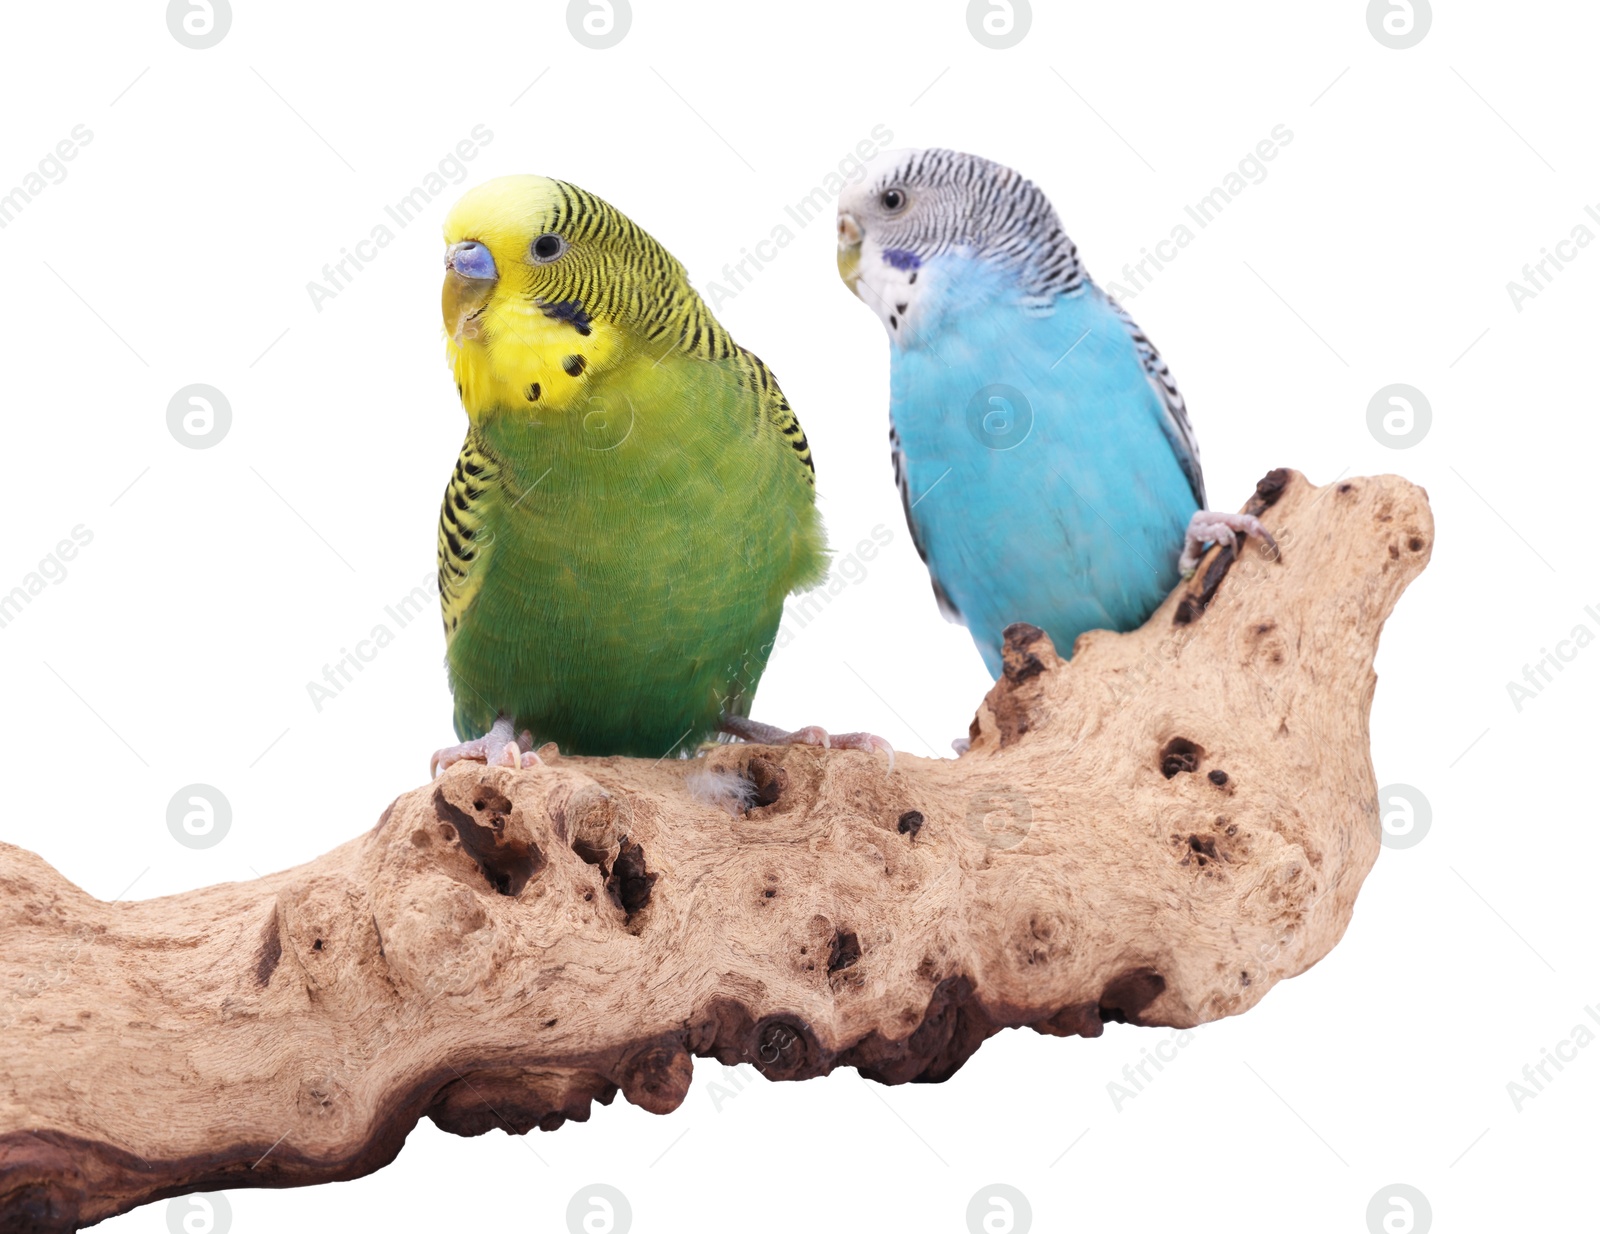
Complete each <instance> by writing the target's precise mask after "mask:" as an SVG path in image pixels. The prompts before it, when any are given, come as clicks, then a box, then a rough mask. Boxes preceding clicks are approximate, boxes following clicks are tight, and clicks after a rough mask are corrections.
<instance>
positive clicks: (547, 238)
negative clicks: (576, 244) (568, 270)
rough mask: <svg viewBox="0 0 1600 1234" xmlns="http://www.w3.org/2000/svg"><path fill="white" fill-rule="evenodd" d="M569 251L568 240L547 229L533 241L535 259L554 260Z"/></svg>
mask: <svg viewBox="0 0 1600 1234" xmlns="http://www.w3.org/2000/svg"><path fill="white" fill-rule="evenodd" d="M566 251H567V242H566V241H565V240H563V239H562V238H561V237H560V236H558V235H556V233H555V232H553V231H547V232H546V233H545V234H544V235H542V236H540V237H539V238H538V239H537V240H535V241H534V242H533V259H534V260H535V261H554V260H555V259H556V258H557V257H560V256H561V254H562V253H565V252H566Z"/></svg>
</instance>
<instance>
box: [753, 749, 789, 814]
mask: <svg viewBox="0 0 1600 1234" xmlns="http://www.w3.org/2000/svg"><path fill="white" fill-rule="evenodd" d="M744 774H745V779H747V780H749V781H750V783H751V784H753V785H754V786H755V795H754V796H753V797H751V798H750V808H751V809H757V808H759V807H761V806H770V805H774V804H776V802H777V800H778V799H779V798H780V797H782V796H783V794H784V793H785V792H786V791H787V790H788V788H789V773H788V772H787V771H786V770H784V768H782V767H780V766H779V765H778V764H777V763H775V762H773V761H772V760H771V759H770V758H763V757H762V756H761V755H759V754H757V755H754V756H753V757H752V758H751V759H750V765H749V766H748V767H747V768H745V773H744Z"/></svg>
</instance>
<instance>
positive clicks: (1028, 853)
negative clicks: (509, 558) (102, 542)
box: [0, 472, 1433, 1231]
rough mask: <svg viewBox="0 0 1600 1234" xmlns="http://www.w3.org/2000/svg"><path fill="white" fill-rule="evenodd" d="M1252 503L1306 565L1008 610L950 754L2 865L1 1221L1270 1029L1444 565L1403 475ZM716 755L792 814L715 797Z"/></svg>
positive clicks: (1368, 789) (10, 852)
mask: <svg viewBox="0 0 1600 1234" xmlns="http://www.w3.org/2000/svg"><path fill="white" fill-rule="evenodd" d="M1250 508H1252V509H1254V510H1257V511H1264V517H1265V519H1266V522H1267V524H1268V526H1269V527H1270V528H1271V529H1272V530H1273V531H1274V533H1275V534H1276V536H1277V538H1278V541H1279V543H1280V545H1281V550H1282V555H1281V558H1280V559H1277V560H1272V559H1269V558H1268V557H1267V556H1264V555H1263V554H1262V553H1261V552H1260V551H1259V550H1258V546H1257V545H1256V543H1255V542H1254V541H1252V542H1250V543H1249V544H1247V545H1246V546H1245V547H1244V548H1243V550H1242V552H1241V554H1240V556H1239V559H1238V560H1237V561H1232V556H1233V555H1232V554H1231V553H1230V552H1220V551H1216V550H1214V551H1213V553H1212V554H1211V556H1210V558H1209V559H1208V560H1207V561H1206V562H1204V563H1202V567H1201V571H1200V573H1199V574H1198V575H1197V576H1196V578H1195V579H1194V580H1192V581H1191V582H1189V583H1186V584H1185V585H1183V586H1182V587H1181V588H1180V589H1179V591H1178V592H1177V593H1176V594H1174V595H1173V596H1172V597H1170V598H1169V599H1168V601H1167V603H1166V604H1165V605H1164V606H1163V607H1162V608H1161V610H1160V611H1159V612H1157V613H1156V615H1155V616H1154V617H1153V618H1152V619H1151V620H1150V622H1149V623H1148V624H1147V625H1146V626H1145V627H1144V628H1143V629H1140V630H1138V631H1135V632H1133V633H1130V634H1124V635H1118V634H1111V633H1104V632H1096V633H1092V634H1088V635H1085V636H1084V637H1083V638H1082V639H1080V640H1079V642H1078V646H1077V648H1076V654H1075V656H1074V658H1073V659H1072V661H1071V662H1070V663H1063V662H1062V661H1061V660H1060V659H1059V658H1058V656H1057V655H1056V652H1055V650H1054V648H1052V647H1051V645H1050V642H1049V640H1048V639H1047V638H1046V637H1045V636H1044V635H1043V634H1041V633H1040V632H1039V631H1037V630H1034V629H1033V628H1032V627H1026V626H1019V627H1013V628H1012V630H1011V632H1010V637H1009V639H1008V646H1007V650H1006V670H1005V675H1004V676H1003V677H1002V679H1001V680H1000V681H999V682H997V683H996V684H995V686H994V688H993V689H992V690H991V691H990V693H989V695H988V696H987V698H985V699H984V701H983V704H982V705H981V707H980V708H979V710H978V713H977V717H976V718H975V719H974V721H973V726H972V747H971V750H970V751H969V752H968V753H967V754H965V755H964V756H963V757H961V758H960V759H958V760H954V759H945V760H931V759H928V760H925V759H918V758H913V757H909V756H906V755H902V756H901V757H900V759H899V761H898V763H897V765H896V768H895V770H894V772H893V774H892V775H889V774H886V772H885V764H884V761H883V760H882V759H881V758H877V757H874V756H870V755H867V754H862V753H858V752H854V751H823V750H818V749H814V748H808V747H800V748H786V749H768V748H764V747H757V746H740V745H730V746H722V747H719V748H717V749H716V750H715V751H714V752H712V753H711V754H710V755H708V756H707V758H706V759H704V760H700V761H699V762H698V763H696V764H692V765H691V764H689V763H684V762H665V763H661V764H659V765H652V764H650V763H648V762H644V761H637V760H629V759H577V758H554V757H552V758H551V759H550V761H549V764H548V765H547V766H544V767H535V768H532V769H529V770H526V771H509V770H505V769H499V768H496V769H486V768H484V767H482V766H481V765H477V764H460V765H457V766H456V767H452V768H451V769H450V771H449V772H448V773H447V774H446V775H445V776H444V777H443V778H442V779H441V780H439V781H438V782H436V783H435V784H430V785H427V786H425V787H422V788H418V789H415V790H413V791H411V792H409V793H406V794H405V795H404V796H402V797H400V798H399V799H398V800H396V801H395V802H394V803H393V804H392V805H391V806H390V807H389V808H388V809H387V810H385V811H384V813H383V816H382V818H380V819H379V820H378V823H377V825H376V826H375V827H373V828H372V829H371V830H370V831H368V832H367V833H366V834H364V835H362V836H360V837H359V838H357V839H354V840H351V841H350V842H349V843H347V844H344V845H342V846H341V847H339V848H337V849H335V850H333V851H332V852H330V853H328V854H326V855H325V856H323V857H320V858H318V859H317V860H315V861H313V862H310V863H309V864H307V865H304V866H301V867H299V868H298V869H293V870H287V871H284V872H283V873H280V874H275V875H272V876H270V877H268V878H263V879H259V880H257V881H255V882H251V883H232V884H227V885H224V886H218V887H208V888H205V889H203V890H200V891H194V892H190V893H186V894H183V895H177V896H169V897H165V898H163V899H158V900H150V901H145V902H142V903H118V904H107V903H103V902H101V901H98V900H95V899H92V898H91V897H89V896H87V895H85V894H84V893H83V892H82V891H80V890H78V888H76V887H74V886H73V885H72V884H71V883H69V882H68V881H67V880H66V879H64V878H62V877H61V876H60V875H59V874H58V873H56V871H55V870H53V869H51V868H50V867H49V866H47V865H46V864H45V863H44V862H43V861H42V860H40V859H39V858H38V857H36V856H34V855H33V854H31V853H29V852H26V851H24V850H22V849H17V848H13V847H10V846H6V845H0V1000H3V1001H0V1023H3V1024H4V1026H5V1028H6V1031H5V1035H4V1054H5V1073H6V1079H7V1083H6V1085H5V1088H4V1090H3V1092H0V1228H3V1229H5V1230H38V1231H57V1230H71V1229H76V1228H78V1227H79V1226H80V1225H83V1224H89V1223H92V1222H94V1221H97V1220H100V1219H102V1218H104V1217H106V1216H109V1215H111V1214H114V1213H117V1212H120V1211H123V1210H125V1209H128V1208H130V1207H133V1206H135V1205H137V1204H141V1203H144V1202H147V1201H149V1200H153V1199H158V1198H161V1197H164V1196H168V1195H173V1194H178V1193H182V1192H187V1191H205V1190H215V1189H220V1188H228V1187H240V1186H293V1185H299V1184H306V1183H316V1182H326V1181H329V1180H333V1179H344V1178H352V1177H355V1176H357V1175H360V1174H365V1173H367V1172H369V1171H371V1170H375V1169H377V1168H379V1167H380V1166H382V1165H384V1164H386V1163H387V1162H389V1161H390V1160H392V1159H393V1158H394V1156H395V1154H396V1153H397V1152H398V1151H399V1149H400V1146H401V1144H402V1142H403V1141H404V1139H405V1136H406V1134H407V1132H408V1131H409V1130H410V1129H411V1128H412V1126H414V1125H415V1123H416V1122H417V1120H418V1119H419V1118H422V1117H424V1116H426V1117H429V1118H432V1119H433V1120H434V1121H435V1122H436V1123H438V1124H439V1125H440V1126H441V1127H443V1128H444V1129H446V1130H448V1131H453V1132H457V1133H460V1134H463V1135H476V1134H478V1133H481V1132H483V1131H486V1130H489V1129H490V1128H493V1127H504V1128H507V1129H509V1130H512V1131H516V1132H523V1131H527V1130H528V1129H530V1128H533V1127H540V1128H543V1129H545V1130H553V1129H554V1128H555V1127H557V1126H559V1125H560V1124H561V1123H562V1122H563V1121H564V1120H565V1119H569V1118H575V1119H584V1118H587V1117H588V1116H589V1114H590V1107H591V1103H592V1102H593V1101H595V1100H596V1099H598V1100H599V1101H601V1102H602V1103H605V1102H609V1101H610V1100H611V1099H612V1097H613V1096H614V1095H615V1094H616V1093H617V1092H618V1091H620V1092H621V1093H622V1095H623V1096H624V1097H625V1098H626V1099H627V1100H628V1101H631V1102H633V1103H635V1104H637V1105H641V1106H643V1107H644V1108H645V1109H648V1110H652V1111H655V1112H657V1113H663V1114H664V1113H667V1112H668V1111H670V1110H672V1109H674V1108H675V1107H676V1106H677V1105H678V1104H679V1103H680V1102H682V1101H683V1099H684V1095H685V1093H686V1092H687V1090H688V1087H689V1082H690V1077H691V1072H692V1067H691V1055H702V1056H712V1057H715V1058H718V1059H720V1060H722V1061H723V1062H725V1063H737V1062H749V1063H751V1064H753V1065H754V1066H755V1067H757V1068H759V1069H760V1070H761V1071H762V1072H764V1073H765V1074H766V1075H767V1076H768V1077H769V1078H771V1079H775V1080H777V1079H803V1078H805V1077H808V1076H815V1075H819V1074H822V1073H824V1072H826V1071H828V1070H830V1069H831V1068H833V1067H837V1066H852V1067H857V1068H859V1069H860V1070H861V1071H862V1072H863V1073H864V1074H865V1075H867V1076H870V1077H872V1078H874V1079H877V1080H880V1081H882V1082H884V1083H890V1084H898V1083H902V1082H904V1081H907V1080H941V1079H943V1078H945V1077H946V1076H948V1075H950V1074H951V1073H952V1072H953V1071H955V1070H956V1068H958V1067H959V1066H961V1064H962V1063H963V1062H964V1061H965V1060H966V1059H967V1058H968V1057H969V1056H970V1055H971V1054H972V1052H973V1051H974V1050H976V1049H977V1048H978V1046H979V1045H980V1044H981V1043H982V1042H983V1040H984V1039H985V1038H987V1037H988V1036H990V1035H991V1034H993V1033H995V1032H996V1031H998V1030H999V1029H1001V1028H1005V1027H1010V1026H1022V1027H1029V1028H1033V1029H1035V1030H1037V1031H1038V1032H1041V1033H1045V1034H1049V1035H1052V1036H1071V1035H1074V1034H1076V1035H1082V1036H1096V1035H1098V1034H1099V1033H1100V1032H1101V1025H1102V1024H1103V1022H1105V1021H1107V1020H1125V1021H1129V1022H1132V1023H1136V1024H1147V1025H1176V1026H1189V1025H1195V1024H1199V1023H1201V1022H1202V1021H1206V1020H1213V1019H1216V1018H1218V1017H1221V1016H1227V1015H1236V1014H1238V1013H1239V1012H1242V1011H1245V1010H1247V1009H1248V1008H1250V1007H1251V1006H1253V1005H1254V1004H1255V1003H1256V1002H1257V1001H1258V1000H1259V999H1260V998H1261V997H1262V996H1263V995H1264V994H1265V993H1266V992H1267V990H1268V989H1270V988H1271V987H1272V985H1273V984H1274V983H1275V982H1277V981H1279V980H1281V979H1282V978H1284V977H1290V976H1293V975H1295V974H1297V973H1300V972H1303V971H1304V970H1305V969H1306V968H1308V967H1310V966H1311V965H1312V964H1314V963H1315V962H1316V961H1317V960H1318V959H1320V958H1321V957H1322V956H1323V955H1325V954H1327V952H1328V950H1329V949H1330V948H1331V947H1332V946H1333V945H1334V943H1335V942H1336V941H1337V940H1338V938H1339V936H1340V934H1341V933H1342V932H1343V930H1344V928H1345V925H1346V923H1347V922H1348V921H1349V919H1350V914H1351V909H1352V906H1353V903H1354V901H1355V897H1356V892H1357V890H1358V888H1359V887H1360V885H1361V881H1362V879H1363V877H1364V876H1365V875H1366V873H1367V871H1368V870H1369V869H1370V868H1371V865H1372V863H1373V861H1374V859H1375V857H1376V855H1377V852H1378V847H1379V845H1378V840H1379V824H1378V814H1377V804H1376V800H1375V797H1376V787H1375V784H1374V782H1373V777H1372V771H1371V764H1370V761H1369V757H1368V750H1367V716H1368V711H1369V707H1370V704H1371V701H1372V693H1373V687H1374V685H1375V681H1376V678H1375V676H1374V674H1373V671H1372V660H1373V654H1374V651H1375V649H1376V645H1377V640H1378V634H1379V631H1380V629H1381V627H1382V625H1383V622H1384V619H1385V618H1386V617H1387V616H1388V614H1389V612H1390V610H1391V608H1392V607H1393V605H1394V603H1395V600H1396V599H1397V597H1398V596H1399V594H1400V592H1401V590H1402V589H1403V588H1404V587H1405V585H1406V584H1407V582H1409V581H1410V580H1411V579H1412V578H1413V577H1414V576H1415V575H1416V574H1417V572H1418V571H1419V570H1420V569H1421V568H1422V567H1423V565H1424V564H1425V563H1426V561H1427V559H1428V555H1429V552H1430V550H1431V548H1432V544H1433V526H1432V519H1431V517H1430V514H1429V510H1428V504H1427V498H1426V496H1425V494H1424V493H1423V492H1422V491H1421V490H1420V489H1418V488H1416V487H1414V486H1412V485H1410V484H1408V483H1406V482H1405V481H1403V480H1401V479H1398V478H1396V477H1392V476H1384V477H1377V478H1367V479H1358V480H1349V481H1346V482H1344V483H1340V484H1337V485H1331V486H1329V487H1327V488H1316V487H1313V486H1312V485H1310V484H1309V483H1307V482H1306V481H1305V480H1304V478H1303V477H1301V476H1299V475H1298V474H1296V473H1293V472H1276V473H1273V475H1272V476H1269V477H1268V478H1267V480H1265V481H1263V482H1262V485H1261V487H1260V489H1259V490H1258V493H1257V496H1256V497H1255V498H1254V499H1253V501H1252V504H1251V507H1250ZM1224 559H1226V560H1224ZM1229 562H1231V569H1227V565H1228V564H1229ZM707 763H709V764H710V765H711V766H712V767H715V768H720V769H723V770H725V771H729V772H732V773H737V774H739V775H741V776H743V777H745V778H747V779H750V780H752V781H754V782H755V784H756V788H757V800H759V801H762V802H766V803H768V804H763V805H758V806H756V807H753V808H751V809H750V810H749V811H748V813H746V814H744V815H743V816H740V817H730V816H729V815H728V814H727V813H725V812H722V811H719V810H718V809H716V808H715V807H713V806H708V805H704V804H701V803H699V802H697V801H696V800H695V799H693V798H692V797H691V795H690V793H689V792H688V790H687V788H686V784H685V779H686V776H688V775H689V774H690V773H691V770H692V767H704V766H705V765H706V764H707Z"/></svg>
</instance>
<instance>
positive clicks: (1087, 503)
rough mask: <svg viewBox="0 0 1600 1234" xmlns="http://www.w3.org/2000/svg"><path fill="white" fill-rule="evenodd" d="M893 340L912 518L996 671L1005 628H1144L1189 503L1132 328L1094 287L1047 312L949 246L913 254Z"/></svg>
mask: <svg viewBox="0 0 1600 1234" xmlns="http://www.w3.org/2000/svg"><path fill="white" fill-rule="evenodd" d="M921 273H922V280H921V282H922V284H923V288H924V290H923V292H922V294H921V295H920V296H919V297H918V300H917V303H916V306H915V308H914V309H913V310H912V312H911V314H910V316H909V318H908V320H907V329H906V330H905V331H904V332H902V334H901V335H900V337H899V338H897V339H896V341H895V343H894V345H893V347H892V371H891V416H892V419H893V424H894V429H895V433H896V436H897V445H898V450H899V451H900V453H901V457H900V458H897V459H896V464H897V469H898V470H899V472H900V475H901V483H902V489H903V492H904V494H905V502H906V507H907V519H908V521H909V522H910V524H911V529H912V534H913V537H914V539H915V541H916V543H917V546H918V548H919V549H920V550H921V552H922V554H923V556H924V558H925V559H926V561H927V564H928V568H929V571H930V572H931V573H932V575H933V578H934V585H935V590H936V591H938V592H940V593H941V600H942V601H944V602H945V603H946V604H947V607H948V608H949V609H953V610H954V611H955V613H958V614H959V617H960V620H962V621H964V622H965V624H966V625H967V627H968V628H969V629H970V630H971V632H972V637H973V640H974V641H975V642H976V643H977V645H978V650H979V651H980V653H981V654H982V656H983V659H984V663H985V664H986V665H987V666H988V668H989V671H990V673H991V674H993V675H995V676H998V675H999V673H1000V667H1001V665H1000V648H1001V642H1002V640H1001V631H1003V630H1004V629H1005V627H1006V626H1007V625H1008V624H1010V623H1011V622H1014V621H1028V622H1032V623H1033V624H1035V625H1037V626H1040V627H1042V628H1043V629H1044V630H1045V631H1046V632H1047V633H1048V634H1049V635H1050V637H1051V639H1052V640H1053V641H1054V642H1055V644H1056V646H1057V648H1058V649H1059V650H1060V652H1061V654H1063V655H1069V654H1070V653H1071V650H1072V644H1073V641H1074V640H1075V639H1076V638H1077V636H1078V635H1079V634H1081V633H1083V632H1084V631H1085V630H1091V629H1097V628H1109V629H1114V630H1127V629H1131V628H1134V627H1136V626H1138V625H1141V624H1142V623H1143V622H1144V621H1145V620H1146V619H1147V618H1148V617H1149V615H1150V613H1151V612H1152V611H1153V610H1154V609H1155V608H1156V607H1157V605H1159V604H1160V603H1161V601H1162V600H1163V599H1164V598H1165V597H1166V596H1167V594H1168V593H1169V592H1170V591H1171V589H1172V588H1173V586H1175V585H1176V583H1177V581H1178V572H1177V559H1178V554H1179V552H1180V551H1181V549H1182V547H1183V535H1184V529H1185V527H1186V525H1187V523H1188V521H1189V517H1190V515H1191V514H1193V513H1194V511H1195V510H1196V508H1197V503H1196V500H1195V491H1194V486H1193V485H1192V484H1191V481H1190V479H1189V477H1188V476H1187V475H1186V472H1185V468H1184V466H1183V465H1182V464H1181V463H1180V460H1179V457H1178V454H1177V453H1176V448H1175V445H1174V441H1173V438H1172V435H1171V431H1170V427H1169V424H1168V419H1167V411H1166V409H1165V407H1164V405H1163V401H1162V398H1161V397H1160V396H1159V395H1158V394H1157V392H1156V390H1155V388H1154V387H1153V386H1152V385H1151V380H1150V376H1149V374H1148V373H1147V371H1146V368H1145V361H1144V360H1142V359H1141V356H1140V354H1139V351H1138V349H1137V347H1136V345H1135V341H1134V337H1133V335H1132V334H1131V333H1130V329H1129V323H1128V322H1127V320H1126V319H1125V318H1124V317H1123V316H1121V315H1120V314H1119V313H1118V312H1117V311H1116V309H1115V307H1114V306H1113V305H1112V304H1111V303H1110V302H1109V301H1108V300H1107V299H1106V298H1105V296H1104V294H1103V293H1102V292H1101V291H1100V290H1099V289H1098V288H1097V287H1095V286H1094V285H1093V284H1092V283H1086V284H1085V285H1084V286H1083V287H1082V288H1081V289H1080V290H1079V291H1078V292H1077V293H1075V294H1073V295H1070V296H1058V297H1057V298H1056V299H1055V301H1054V304H1053V305H1052V306H1050V307H1049V308H1048V309H1047V310H1046V311H1045V312H1043V313H1041V312H1040V311H1039V307H1038V305H1036V304H1031V305H1025V304H1023V303H1021V302H1019V297H1018V296H1017V294H1016V291H1015V289H1014V287H1012V286H1010V285H1009V280H1008V279H1007V277H1006V276H1005V275H1004V274H1002V273H1000V272H997V271H994V270H992V269H991V268H989V267H987V266H985V265H984V264H983V263H980V262H977V261H973V260H971V259H970V258H967V257H965V256H963V255H959V254H950V255H944V256H941V257H938V258H935V259H933V260H931V261H929V262H926V263H924V264H923V267H922V271H921Z"/></svg>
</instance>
